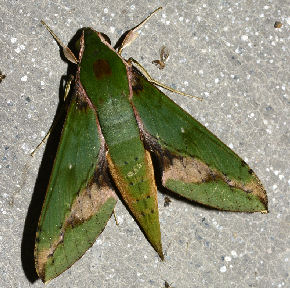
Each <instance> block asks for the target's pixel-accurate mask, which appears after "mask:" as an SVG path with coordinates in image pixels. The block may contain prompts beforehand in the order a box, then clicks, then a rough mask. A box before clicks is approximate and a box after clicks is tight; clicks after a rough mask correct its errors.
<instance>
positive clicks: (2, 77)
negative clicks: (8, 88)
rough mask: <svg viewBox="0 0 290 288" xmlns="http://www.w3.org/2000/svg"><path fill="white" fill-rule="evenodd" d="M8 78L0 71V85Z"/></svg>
mask: <svg viewBox="0 0 290 288" xmlns="http://www.w3.org/2000/svg"><path fill="white" fill-rule="evenodd" d="M4 78H6V75H4V74H2V72H1V71H0V83H1V82H2V80H3V79H4Z"/></svg>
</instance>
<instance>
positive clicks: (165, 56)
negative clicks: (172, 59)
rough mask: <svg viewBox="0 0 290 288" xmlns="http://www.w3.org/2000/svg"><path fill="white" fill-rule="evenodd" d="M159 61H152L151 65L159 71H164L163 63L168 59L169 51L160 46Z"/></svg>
mask: <svg viewBox="0 0 290 288" xmlns="http://www.w3.org/2000/svg"><path fill="white" fill-rule="evenodd" d="M159 54H160V60H153V61H152V64H155V65H156V66H157V67H158V68H159V69H164V67H165V61H166V60H167V59H168V57H169V50H168V48H167V47H166V46H162V47H161V48H160V51H159Z"/></svg>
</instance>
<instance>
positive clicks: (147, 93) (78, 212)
mask: <svg viewBox="0 0 290 288" xmlns="http://www.w3.org/2000/svg"><path fill="white" fill-rule="evenodd" d="M159 9H161V8H158V9H157V10H156V11H158V10H159ZM156 11H154V12H153V13H155V12H156ZM153 13H151V14H150V15H149V16H148V17H147V18H146V19H145V20H144V21H142V22H141V23H140V24H139V25H138V26H136V27H135V28H133V29H131V30H130V31H129V32H128V34H127V35H126V37H124V40H123V41H122V43H121V45H120V46H119V47H118V49H114V48H113V47H112V45H111V44H110V40H109V38H108V36H106V35H105V34H103V33H100V32H97V31H95V30H93V29H92V28H83V29H82V32H81V36H80V38H79V39H78V40H77V41H76V47H77V49H78V55H77V56H75V55H74V54H73V52H72V51H71V50H70V49H69V48H68V47H66V46H65V45H63V44H62V42H61V41H60V40H59V39H58V38H57V36H56V35H55V34H54V33H53V31H52V30H51V29H50V28H49V27H48V26H47V25H46V24H45V23H44V22H42V23H43V24H44V25H46V28H47V29H48V30H49V32H50V33H51V34H52V35H53V37H54V38H55V39H56V40H57V42H58V43H59V44H60V46H62V48H63V51H64V55H65V56H66V58H67V59H68V60H69V61H71V62H72V63H73V64H74V65H76V66H77V71H76V75H75V76H74V79H75V80H74V87H73V93H72V97H71V98H70V104H69V106H68V110H67V114H66V119H65V122H64V125H63V129H62V134H61V138H60V142H59V146H58V149H57V154H56V157H55V160H54V165H53V168H52V172H51V176H50V180H49V184H48V187H47V190H46V196H45V200H44V203H43V207H42V212H41V215H40V219H39V223H38V230H37V233H36V243H35V265H36V270H37V273H38V275H39V277H40V278H41V279H42V280H43V281H44V282H46V281H48V280H51V279H53V278H55V277H56V276H58V275H59V274H61V273H62V272H63V271H65V270H66V269H68V268H69V267H70V266H71V265H72V264H73V263H74V262H75V261H77V260H78V259H79V258H80V257H82V255H83V254H84V253H85V252H86V251H87V250H88V249H89V247H90V246H92V244H93V243H94V242H95V239H96V238H97V237H98V236H99V235H100V233H101V232H102V231H103V229H104V228H105V226H106V223H107V221H108V220H109V219H110V217H111V215H112V213H113V210H114V207H115V205H116V202H117V198H118V197H117V196H116V193H115V188H114V187H117V189H118V191H119V193H120V195H121V197H122V198H123V200H124V202H125V203H126V205H127V208H128V209H129V210H130V211H131V213H132V214H133V215H134V217H135V220H136V222H137V223H138V224H139V226H140V227H141V229H142V231H143V232H144V235H145V236H146V238H147V239H148V241H149V242H150V244H151V245H152V247H153V248H154V249H155V250H156V252H157V253H158V255H159V256H160V258H161V259H162V260H163V259H164V256H163V251H162V244H161V233H160V224H159V213H158V203H157V187H156V182H155V176H154V173H155V172H154V170H155V171H157V170H158V171H160V173H161V175H162V176H161V182H162V185H163V187H164V188H166V189H168V190H170V191H172V192H174V193H176V194H178V195H180V196H181V197H184V198H186V199H189V200H192V201H195V202H198V203H201V204H204V205H206V206H209V207H213V208H216V209H219V210H227V211H238V212H255V211H267V195H266V192H265V190H264V188H263V186H262V184H261V183H260V181H259V179H258V178H257V176H256V174H255V173H254V172H253V170H252V169H250V168H249V166H248V165H247V164H246V163H245V161H243V160H242V159H241V158H240V157H239V156H237V155H236V154H235V153H234V152H233V151H232V150H231V149H230V148H228V147H227V146H226V145H225V144H223V143H222V142H221V141H220V140H219V139H218V138H217V137H216V136H214V135H213V134H212V133H211V132H210V131H208V130H207V129H206V128H205V127H204V126H203V125H202V124H200V123H199V122H198V121H197V120H195V119H194V118H193V117H192V116H190V115H189V114H188V113H186V112H185V111H184V110H182V109H181V108H180V107H179V106H178V105H176V104H175V103H174V102H173V101H172V100H170V99H169V98H168V97H167V96H166V95H165V94H164V93H163V92H161V91H160V90H159V89H158V88H157V86H161V87H164V88H166V89H168V90H170V91H172V90H173V89H171V88H169V87H167V86H165V85H163V84H160V83H158V82H156V81H155V80H153V79H152V78H150V76H148V73H146V71H145V69H142V66H140V64H139V65H138V62H136V61H135V60H133V59H131V58H130V59H129V60H125V59H124V58H122V56H121V52H122V50H123V49H124V48H125V47H126V46H128V45H129V44H130V43H131V42H132V41H133V40H134V39H135V38H136V37H137V29H139V28H140V27H141V26H142V25H143V24H144V23H145V22H146V21H147V20H148V19H149V18H150V17H151V16H152V15H153ZM67 90H69V89H67ZM173 91H174V90H173ZM180 93H181V92H180ZM181 94H182V93H181ZM152 157H154V159H155V160H156V161H154V162H156V163H157V165H156V166H155V167H153V164H152ZM113 184H114V185H113Z"/></svg>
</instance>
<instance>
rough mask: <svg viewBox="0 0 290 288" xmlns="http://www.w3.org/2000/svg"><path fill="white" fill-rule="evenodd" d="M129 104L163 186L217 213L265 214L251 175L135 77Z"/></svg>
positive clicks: (262, 197) (262, 193) (206, 133)
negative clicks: (133, 108)
mask: <svg viewBox="0 0 290 288" xmlns="http://www.w3.org/2000/svg"><path fill="white" fill-rule="evenodd" d="M132 103H133V105H134V107H135V110H136V114H137V119H139V127H140V129H141V130H142V132H143V135H144V138H145V142H146V144H147V145H148V146H149V147H150V149H151V151H152V152H153V153H154V154H155V155H156V156H157V158H158V159H159V163H160V165H161V169H162V184H163V185H164V187H166V188H167V189H169V190H171V191H173V192H175V193H177V194H179V195H181V196H183V197H185V198H187V199H189V200H193V201H196V202H198V203H201V204H204V205H206V206H210V207H213V208H217V209H220V210H229V211H247V212H254V211H264V212H266V211H267V195H266V192H265V190H264V188H263V186H262V184H261V183H260V181H259V179H258V177H257V176H256V175H255V173H254V172H253V170H252V169H250V168H249V166H248V165H247V164H246V163H245V162H244V161H243V160H242V159H241V158H240V157H239V156H237V155H236V154H235V153H234V152H233V151H232V150H231V149H230V148H228V147H227V146H226V145H225V144H224V143H222V141H220V140H219V139H218V138H217V137H216V136H215V135H213V134H212V133H211V132H210V131H209V130H207V129H206V128H205V127H204V126H203V125H202V124H200V123H199V122H198V121H197V120H195V119H194V118H193V117H192V116H190V115H189V114H188V113H186V112H185V111H184V110H183V109H182V108H180V107H179V106H178V105H176V104H175V103H174V102H173V101H172V100H170V99H169V98H168V97H167V96H166V95H165V94H163V93H162V92H161V91H160V90H159V89H157V88H156V87H155V86H154V85H152V84H151V83H150V82H148V81H147V80H146V79H145V78H144V76H142V75H140V74H139V73H137V72H135V73H134V77H133V98H132Z"/></svg>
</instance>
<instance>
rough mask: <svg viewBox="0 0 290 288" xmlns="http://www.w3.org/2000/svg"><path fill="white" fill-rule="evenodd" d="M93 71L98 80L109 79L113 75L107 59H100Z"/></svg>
mask: <svg viewBox="0 0 290 288" xmlns="http://www.w3.org/2000/svg"><path fill="white" fill-rule="evenodd" d="M93 70H94V73H95V76H96V78H97V79H101V78H104V77H108V76H110V75H111V74H112V69H111V66H110V64H109V62H108V61H107V60H105V59H98V60H97V61H95V62H94V64H93Z"/></svg>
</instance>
